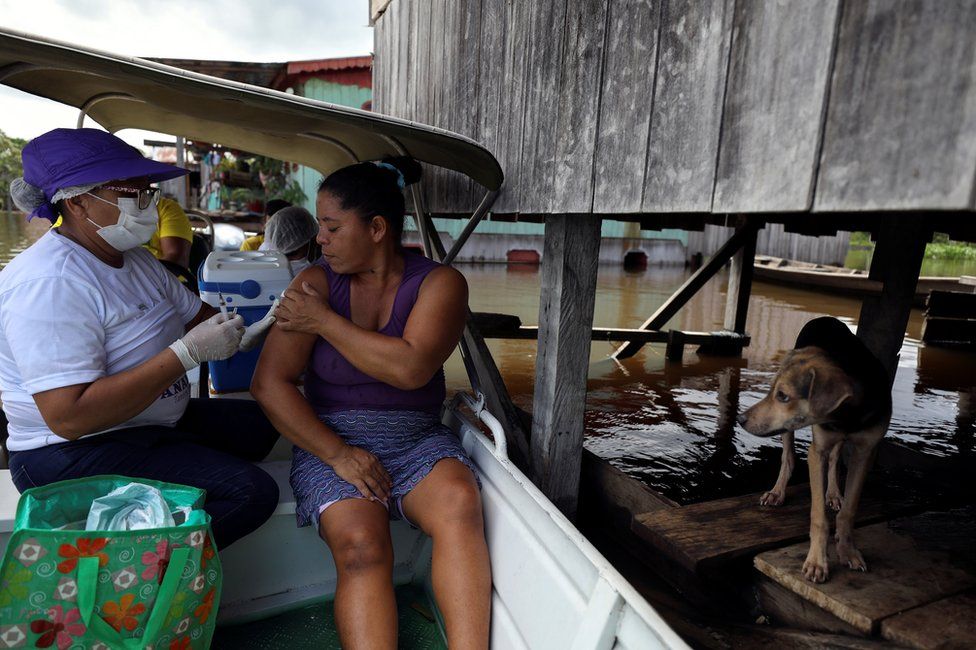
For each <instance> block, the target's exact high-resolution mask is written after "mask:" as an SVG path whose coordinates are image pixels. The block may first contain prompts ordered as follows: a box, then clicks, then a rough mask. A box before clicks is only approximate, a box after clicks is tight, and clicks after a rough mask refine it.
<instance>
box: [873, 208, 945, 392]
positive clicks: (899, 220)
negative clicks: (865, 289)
mask: <svg viewBox="0 0 976 650" xmlns="http://www.w3.org/2000/svg"><path fill="white" fill-rule="evenodd" d="M887 217H888V218H886V219H884V220H883V221H882V222H881V226H880V227H879V229H878V242H877V244H876V245H875V248H874V257H873V258H872V259H871V271H870V273H869V278H870V279H871V280H880V281H882V282H884V287H883V288H882V290H881V295H880V296H869V297H867V298H865V299H864V302H862V303H861V314H860V317H859V318H858V321H857V336H858V338H860V339H861V340H862V341H864V343H865V345H867V346H868V349H869V350H871V352H873V353H874V355H875V356H876V357H878V359H879V360H880V361H881V363H882V365H883V366H884V367H885V369H886V370H887V371H888V377H889V379H890V380H891V381H894V378H895V369H896V368H897V367H898V352H899V350H901V345H902V341H903V340H904V338H905V328H906V327H907V326H908V317H909V316H910V315H911V312H912V303H913V302H914V300H915V285H917V284H918V274H919V272H920V271H921V268H922V258H923V257H924V256H925V246H926V244H927V243H928V242H929V240H930V239H931V237H932V231H931V229H930V227H928V226H927V225H925V222H924V220H922V219H918V218H914V219H913V218H908V217H904V216H902V215H897V214H891V215H887Z"/></svg>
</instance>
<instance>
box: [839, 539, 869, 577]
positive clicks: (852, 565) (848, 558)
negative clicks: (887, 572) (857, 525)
mask: <svg viewBox="0 0 976 650" xmlns="http://www.w3.org/2000/svg"><path fill="white" fill-rule="evenodd" d="M837 557H838V558H840V561H841V562H842V563H843V564H846V565H847V567H848V568H849V569H853V570H855V571H867V570H868V564H867V562H865V561H864V556H863V555H861V552H860V551H859V550H857V549H856V548H854V545H853V544H837Z"/></svg>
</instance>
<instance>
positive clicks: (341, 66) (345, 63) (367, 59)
mask: <svg viewBox="0 0 976 650" xmlns="http://www.w3.org/2000/svg"><path fill="white" fill-rule="evenodd" d="M372 67H373V57H372V56H347V57H343V58H338V59H313V60H311V61H289V62H288V70H287V72H286V74H290V75H292V74H302V73H308V72H322V71H323V70H350V69H353V68H366V69H370V68H372Z"/></svg>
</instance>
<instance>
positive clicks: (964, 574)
mask: <svg viewBox="0 0 976 650" xmlns="http://www.w3.org/2000/svg"><path fill="white" fill-rule="evenodd" d="M973 539H976V522H974V520H973V509H972V508H964V509H959V510H954V511H950V512H944V513H925V514H922V515H916V516H913V517H903V518H900V519H894V520H891V521H887V522H883V523H879V524H875V525H872V526H866V527H864V528H861V529H859V530H858V531H857V532H856V533H855V540H856V542H857V545H858V548H859V549H860V551H861V553H862V554H863V555H864V557H865V559H866V560H867V563H868V568H869V571H868V572H867V573H862V572H860V571H850V570H848V569H846V568H844V567H841V566H839V564H838V561H837V556H836V553H835V549H834V547H833V545H832V544H831V547H830V549H829V553H830V557H831V567H832V571H831V575H830V580H829V581H828V582H826V583H823V584H815V583H812V582H808V581H807V580H805V579H804V577H803V575H802V573H801V567H802V565H803V560H804V558H805V557H806V554H807V550H808V548H809V544H808V543H801V544H794V545H793V546H789V547H786V548H781V549H777V550H773V551H768V552H766V553H762V554H760V555H758V556H756V558H755V566H756V568H757V569H758V570H759V571H760V572H761V573H763V574H764V575H766V576H767V577H769V578H771V579H772V580H774V581H775V582H777V583H778V584H780V585H782V586H783V587H785V588H786V589H788V590H789V591H791V592H793V593H794V594H796V596H797V597H798V598H801V599H803V600H806V601H807V602H810V603H812V604H814V605H816V606H818V607H819V608H820V609H822V610H824V611H826V612H829V613H830V614H833V615H834V616H836V617H837V618H839V619H840V620H842V621H844V622H845V623H848V624H849V625H851V626H853V627H854V628H856V629H857V630H858V631H860V632H861V633H862V634H875V633H877V632H878V631H879V629H880V625H881V622H882V620H884V619H885V618H888V617H891V616H894V615H896V614H898V613H900V612H903V611H905V610H908V609H912V608H915V607H919V606H922V605H926V604H929V603H932V602H933V601H936V600H941V599H943V598H945V597H947V596H951V595H954V594H958V593H961V592H963V591H965V590H967V589H972V588H974V587H976V548H974V546H973Z"/></svg>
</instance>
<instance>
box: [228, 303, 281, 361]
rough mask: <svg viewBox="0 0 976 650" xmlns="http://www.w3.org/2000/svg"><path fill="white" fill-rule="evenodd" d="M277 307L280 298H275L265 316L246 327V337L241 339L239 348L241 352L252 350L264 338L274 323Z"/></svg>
mask: <svg viewBox="0 0 976 650" xmlns="http://www.w3.org/2000/svg"><path fill="white" fill-rule="evenodd" d="M277 308H278V299H277V298H275V299H274V302H273V303H271V309H269V310H268V313H267V314H265V316H264V318H262V319H261V320H259V321H257V322H256V323H251V324H250V325H248V326H247V327H246V328H244V338H242V339H241V347H240V348H238V349H239V350H240V351H241V352H250V351H251V350H253V349H254V348H256V347H257V346H258V344H259V343H261V341H263V340H264V336H265V335H266V334H267V333H268V330H269V329H270V328H271V326H272V325H274V322H275V315H274V313H275V309H277Z"/></svg>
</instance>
